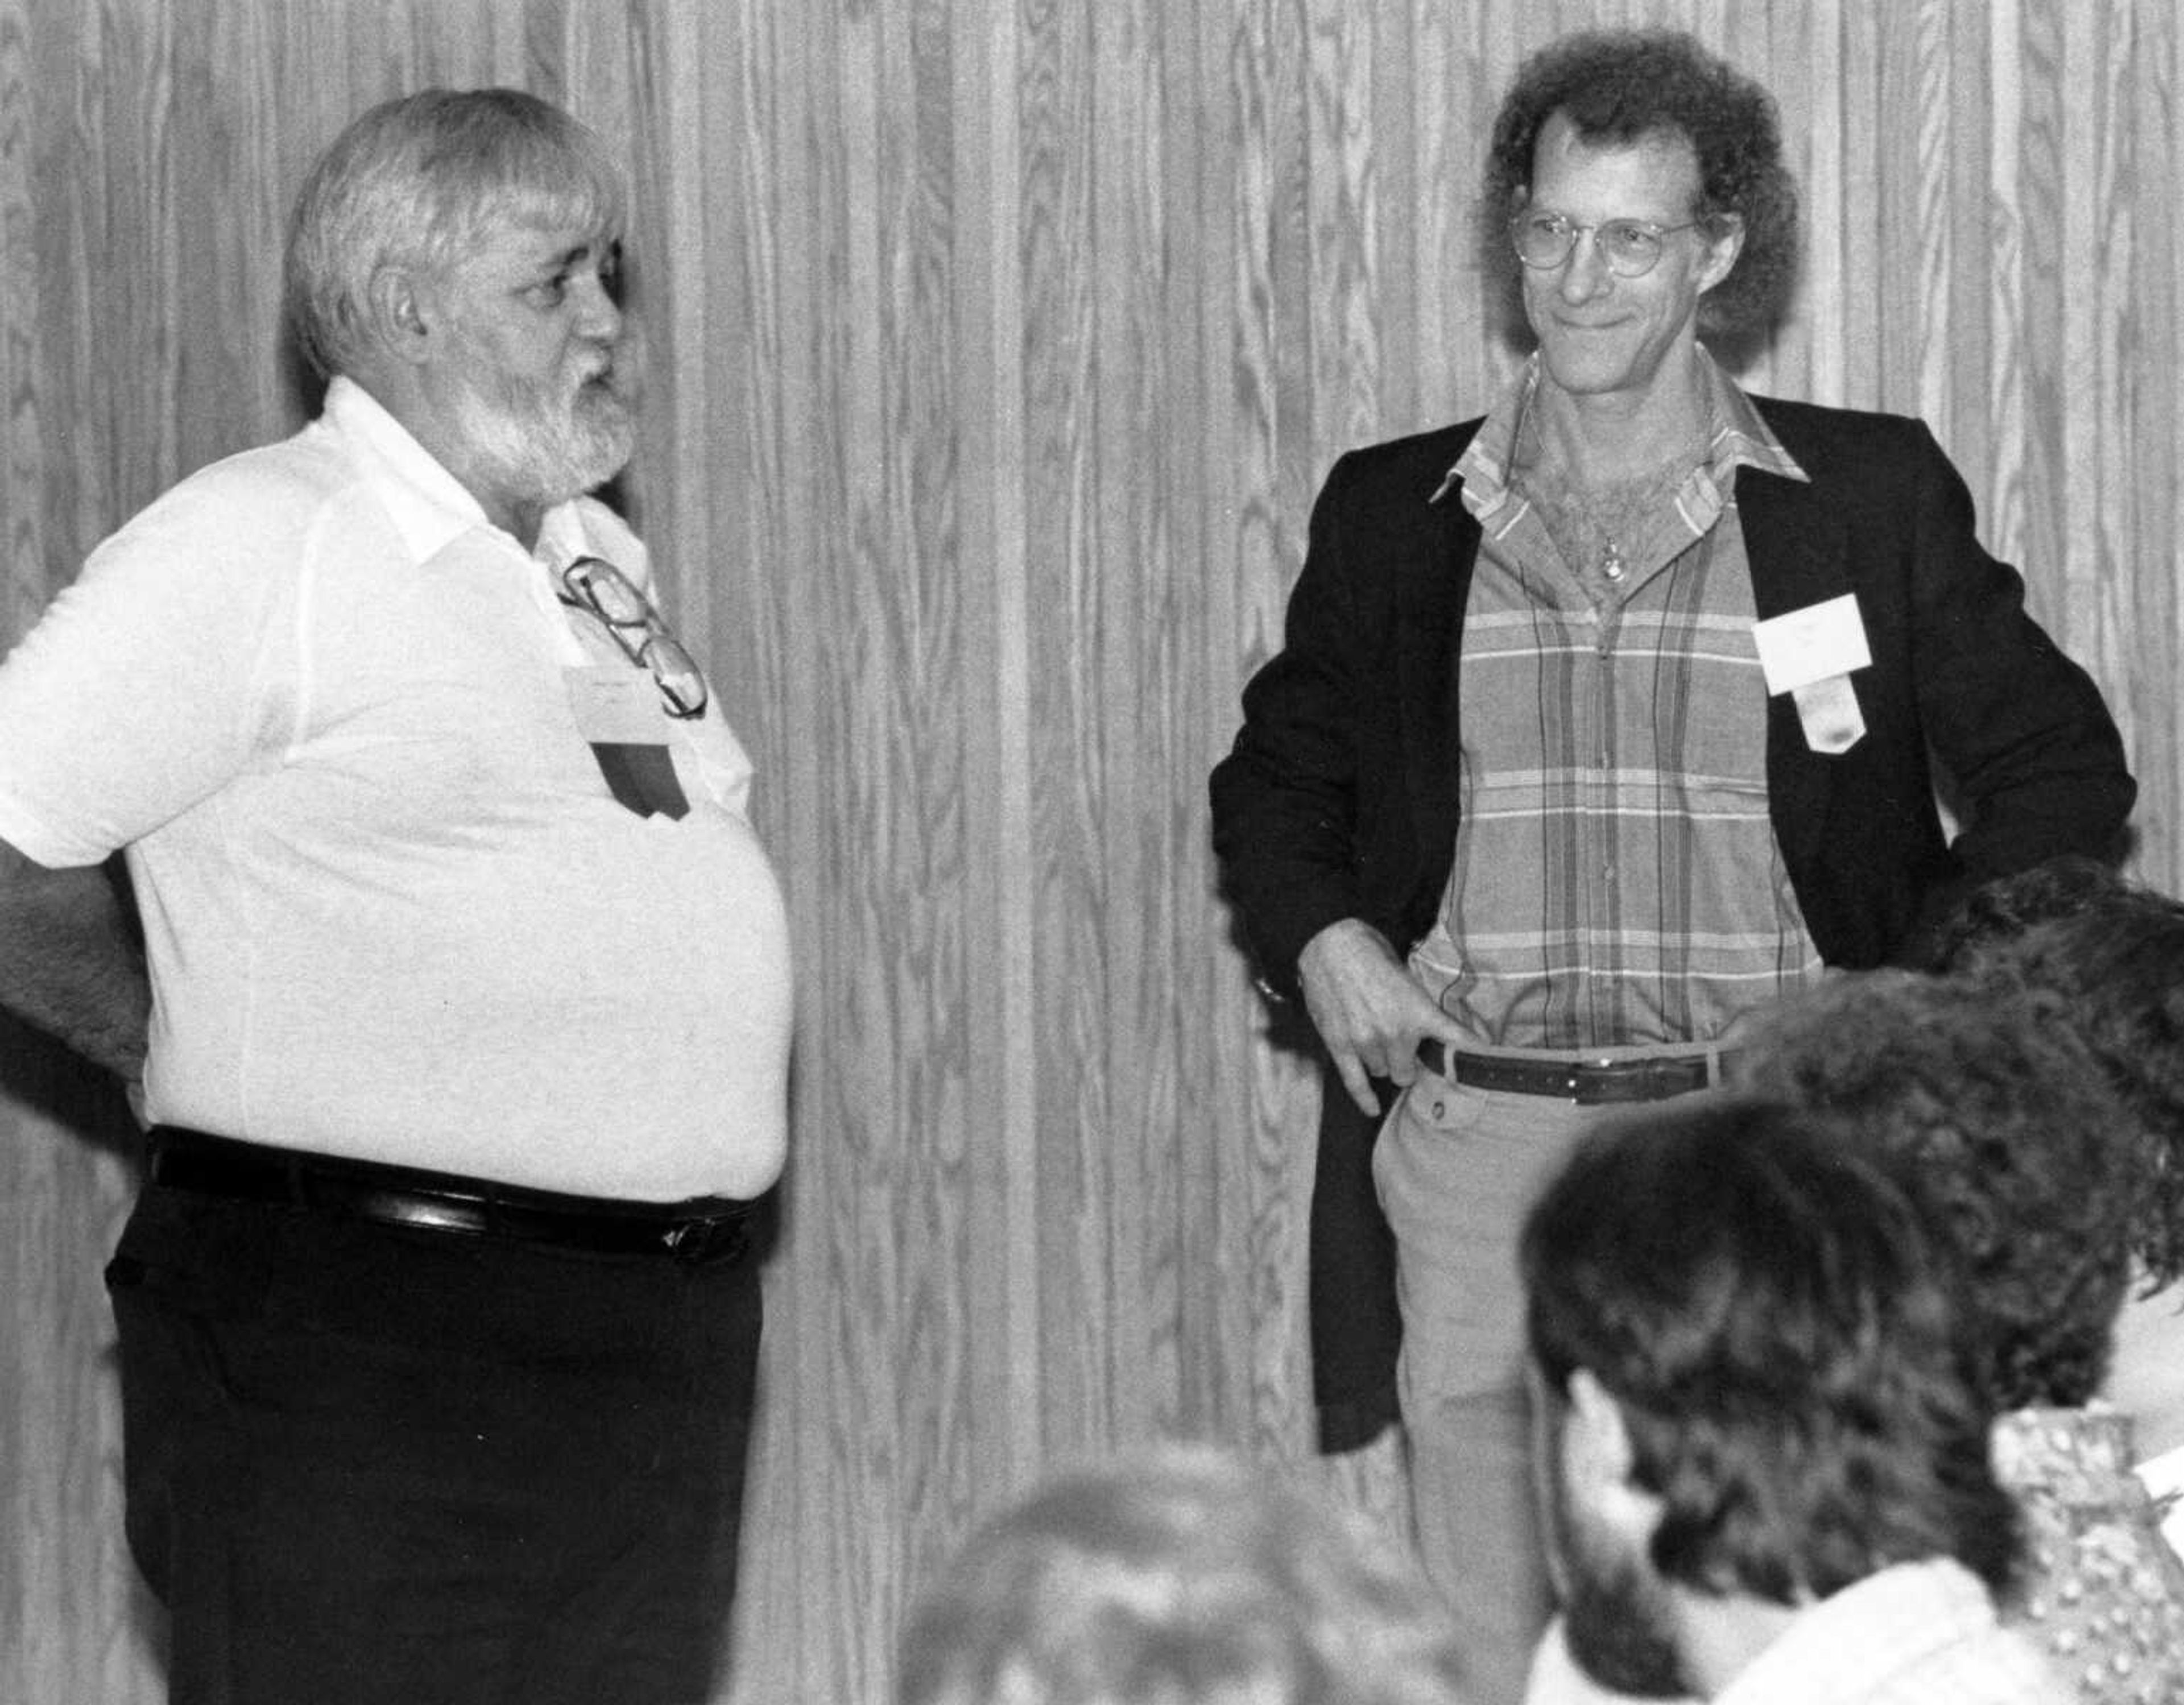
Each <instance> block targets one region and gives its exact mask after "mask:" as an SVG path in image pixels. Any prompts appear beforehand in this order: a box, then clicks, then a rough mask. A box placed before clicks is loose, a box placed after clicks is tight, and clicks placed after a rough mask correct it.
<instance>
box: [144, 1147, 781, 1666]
mask: <svg viewBox="0 0 2184 1705" xmlns="http://www.w3.org/2000/svg"><path fill="white" fill-rule="evenodd" d="M755 1268H756V1263H755V1262H754V1261H752V1260H751V1259H749V1257H744V1258H742V1259H739V1260H738V1259H733V1258H725V1259H715V1260H711V1261H687V1260H681V1259H677V1258H676V1257H675V1256H671V1255H667V1254H665V1253H661V1254H645V1255H634V1256H632V1255H620V1254H616V1255H604V1254H598V1253H593V1252H589V1251H575V1250H569V1249H565V1248H547V1247H540V1246H537V1245H528V1244H521V1243H514V1242H509V1241H504V1240H499V1239H495V1238H487V1237H474V1236H468V1235H465V1234H449V1233H444V1232H436V1231H425V1230H415V1229H408V1228H400V1227H389V1226H386V1225H382V1224H378V1223H369V1222H365V1221H361V1220H357V1219H353V1218H345V1217H334V1216H327V1215H321V1214H319V1213H317V1212H311V1211H309V1210H305V1209H301V1208H297V1207H292V1206H269V1205H265V1204H259V1203H251V1202H242V1201H230V1200H226V1199H224V1198H221V1197H217V1196H209V1195H197V1194H192V1193H189V1192H185V1191H181V1190H172V1189H168V1188H164V1187H162V1186H159V1185H156V1184H154V1185H151V1186H148V1187H147V1189H146V1190H145V1191H144V1193H143V1195H142V1197H141V1198H140V1199H139V1201H138V1202H137V1205H136V1211H135V1212H134V1213H133V1215H132V1216H131V1219H130V1222H129V1224H128V1227H127V1229H125V1231H124V1233H123V1234H122V1238H121V1243H120V1248H119V1249H118V1251H116V1253H115V1256H114V1261H113V1263H112V1264H111V1266H110V1267H109V1269H108V1274H107V1279H108V1286H109V1290H110V1292H111V1294H112V1296H113V1301H114V1315H115V1318H116V1321H117V1323H118V1325H119V1327H120V1346H121V1380H122V1401H123V1412H124V1424H125V1454H126V1462H125V1468H126V1479H127V1490H128V1529H129V1541H130V1546H131V1551H132V1552H133V1553H134V1554H135V1556H136V1561H137V1564H138V1566H139V1567H140V1568H142V1570H143V1572H144V1574H145V1576H146V1578H147V1579H148V1580H149V1581H150V1583H151V1585H152V1586H153V1589H154V1590H155V1591H157V1592H158V1593H159V1596H160V1597H161V1598H162V1599H163V1600H164V1602H165V1603H166V1605H167V1607H168V1608H169V1610H170V1613H171V1617H172V1631H171V1637H170V1687H171V1698H172V1700H173V1702H174V1705H298V1702H308V1705H396V1702H400V1705H443V1702H444V1705H471V1702H484V1701H510V1702H515V1701H521V1702H523V1705H553V1702H563V1701H565V1702H569V1705H578V1702H582V1705H598V1702H604V1701H614V1702H616V1705H699V1702H703V1701H705V1700H708V1699H710V1698H711V1697H712V1689H713V1683H714V1679H715V1674H716V1669H717V1667H718V1665H717V1659H718V1657H719V1654H720V1652H721V1646H722V1644H723V1641H724V1632H725V1626H726V1623H727V1613H728V1607H729V1603H730V1600H731V1597H732V1596H733V1591H734V1585H735V1571H736V1537H737V1527H738V1516H739V1513H740V1506H741V1501H742V1493H743V1475H744V1450H745V1445H746V1442H747V1440H748V1435H749V1423H750V1410H751V1400H752V1395H753V1386H754V1381H755V1365H756V1358H757V1351H758V1342H759V1332H760V1312H761V1305H760V1292H759V1281H758V1275H757V1272H756V1270H755Z"/></svg>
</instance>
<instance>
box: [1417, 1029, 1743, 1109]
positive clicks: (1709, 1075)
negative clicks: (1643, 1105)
mask: <svg viewBox="0 0 2184 1705" xmlns="http://www.w3.org/2000/svg"><path fill="white" fill-rule="evenodd" d="M1735 1058H1736V1050H1734V1049H1717V1050H1715V1051H1714V1052H1713V1054H1711V1055H1708V1054H1676V1055H1668V1056H1663V1057H1661V1058H1658V1059H1649V1060H1579V1059H1568V1060H1563V1059H1555V1058H1552V1057H1550V1056H1540V1057H1538V1058H1535V1059H1516V1058H1512V1057H1511V1056H1507V1055H1504V1054H1471V1053H1467V1052H1465V1051H1464V1050H1463V1049H1460V1048H1451V1047H1450V1046H1449V1045H1447V1044H1446V1043H1445V1042H1442V1041H1441V1040H1440V1039H1438V1038H1436V1037H1431V1036H1429V1037H1428V1038H1427V1039H1425V1040H1424V1041H1423V1042H1421V1043H1419V1044H1418V1061H1419V1063H1420V1064H1421V1065H1423V1066H1424V1067H1425V1068H1426V1070H1428V1071H1429V1072H1432V1073H1436V1074H1438V1075H1439V1076H1440V1077H1443V1078H1447V1079H1448V1080H1449V1081H1450V1082H1451V1083H1452V1084H1469V1085H1470V1086H1471V1087H1472V1088H1473V1089H1501V1090H1505V1091H1507V1092H1509V1093H1511V1094H1513V1095H1552V1096H1555V1097H1557V1098H1558V1099H1559V1100H1565V1101H1574V1102H1576V1103H1577V1104H1578V1105H1579V1106H1581V1107H1593V1106H1602V1105H1603V1104H1605V1103H1607V1102H1611V1101H1662V1100H1667V1099H1668V1098H1669V1096H1671V1095H1688V1094H1690V1093H1691V1091H1692V1090H1694V1089H1705V1088H1706V1087H1707V1086H1708V1084H1718V1083H1719V1082H1720V1081H1721V1080H1722V1078H1723V1076H1724V1073H1726V1071H1727V1069H1728V1067H1729V1062H1730V1061H1731V1060H1733V1059H1735Z"/></svg>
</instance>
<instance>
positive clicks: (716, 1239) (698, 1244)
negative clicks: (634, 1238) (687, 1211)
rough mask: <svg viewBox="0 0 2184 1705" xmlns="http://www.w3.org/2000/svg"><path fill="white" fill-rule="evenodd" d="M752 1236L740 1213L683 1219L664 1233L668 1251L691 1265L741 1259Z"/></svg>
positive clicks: (685, 1263) (677, 1258) (661, 1239)
mask: <svg viewBox="0 0 2184 1705" xmlns="http://www.w3.org/2000/svg"><path fill="white" fill-rule="evenodd" d="M660 1241H661V1243H663V1244H665V1245H666V1248H667V1252H668V1253H669V1254H670V1255H671V1256H674V1257H675V1259H676V1260H677V1261H678V1262H682V1263H683V1264H684V1265H685V1266H691V1267H694V1266H696V1265H698V1264H699V1262H736V1261H739V1260H741V1259H742V1258H743V1252H744V1245H745V1244H746V1243H747V1242H748V1241H749V1228H748V1227H746V1226H745V1225H744V1221H743V1218H742V1217H741V1216H740V1215H738V1216H736V1217H733V1218H717V1219H686V1220H679V1221H677V1223H675V1224H673V1225H671V1226H669V1227H668V1228H667V1229H666V1231H664V1232H662V1233H661V1234H660Z"/></svg>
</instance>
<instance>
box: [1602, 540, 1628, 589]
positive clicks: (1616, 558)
mask: <svg viewBox="0 0 2184 1705" xmlns="http://www.w3.org/2000/svg"><path fill="white" fill-rule="evenodd" d="M1600 571H1601V572H1602V574H1604V575H1606V576H1607V577H1608V578H1609V579H1610V580H1612V581H1613V580H1620V579H1622V578H1623V553H1622V552H1621V551H1619V550H1618V549H1616V548H1615V541H1614V540H1613V539H1612V538H1611V539H1610V540H1608V542H1607V554H1605V555H1604V556H1602V558H1601V559H1600Z"/></svg>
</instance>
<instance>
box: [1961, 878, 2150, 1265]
mask: <svg viewBox="0 0 2184 1705" xmlns="http://www.w3.org/2000/svg"><path fill="white" fill-rule="evenodd" d="M2047 868H2048V867H2047V866H2042V869H2043V870H2045V869H2047ZM2036 874H2037V873H2034V874H2032V875H2028V876H2027V877H2026V878H2023V879H2022V881H2023V882H2024V883H2025V884H2027V885H2035V879H2036ZM1997 890H1998V892H1999V896H2000V897H1999V899H1997V900H1992V901H1990V900H1987V899H1986V898H1985V897H1986V896H1988V895H1990V894H1991V893H1994V892H1996V891H1997ZM2036 892H2037V893H2038V894H2039V895H2040V899H2041V903H2040V904H2038V905H2031V906H2016V905H2015V901H2016V900H2018V899H2019V898H2020V894H2019V893H2018V891H2017V889H2015V888H2014V887H2011V886H2006V885H2001V884H1997V885H1994V887H1993V888H1992V889H1981V890H1979V891H1978V892H1977V893H1975V894H1974V895H1973V897H1972V900H1970V902H1968V903H1967V905H1966V907H1965V908H1964V911H1963V912H1961V913H1960V914H1959V916H1960V917H1961V918H1963V919H1964V920H1966V921H1967V928H1966V929H1965V931H1964V933H1963V935H1962V936H1961V937H1960V938H1959V939H1958V940H1957V941H1956V943H1955V944H1954V948H1953V963H1957V964H1960V965H1962V966H1964V967H1966V969H1967V971H1968V972H1969V973H1970V974H1972V975H1975V976H1977V977H1980V978H1982V979H1985V980H1986V981H1989V982H1994V981H2001V982H2003V983H2016V984H2020V985H2022V986H2025V987H2027V988H2031V989H2044V990H2047V991H2049V992H2050V993H2052V994H2053V995H2054V996H2055V997H2056V998H2057V1000H2059V1003H2060V1008H2061V1011H2062V1013H2063V1015H2064V1019H2065V1021H2066V1022H2068V1023H2069V1024H2070V1028H2072V1029H2073V1030H2075V1032H2076V1033H2077V1034H2078V1035H2079V1036H2081V1038H2082V1039H2084V1041H2085V1043H2086V1045H2087V1047H2088V1048H2090V1049H2091V1050H2092V1054H2093V1056H2094V1058H2095V1059H2096V1060H2098V1061H2099V1062H2100V1066H2101V1068H2102V1069H2103V1071H2104V1072H2105V1073H2107V1075H2108V1078H2109V1085H2110V1087H2111V1088H2112V1089H2114V1092H2115V1095H2116V1099H2117V1100H2118V1101H2120V1103H2121V1105H2122V1107H2123V1111H2124V1112H2125V1114H2126V1116H2127V1117H2129V1119H2130V1121H2131V1126H2132V1134H2133V1137H2134V1139H2135V1140H2136V1144H2137V1147H2136V1150H2135V1152H2134V1154H2133V1156H2132V1161H2131V1163H2132V1179H2131V1239H2130V1241H2131V1253H2132V1254H2133V1256H2136V1257H2137V1262H2138V1265H2139V1268H2140V1270H2141V1272H2142V1274H2143V1276H2144V1278H2145V1279H2146V1281H2147V1284H2148V1288H2149V1289H2159V1288H2160V1287H2162V1286H2164V1285H2167V1284H2174V1283H2176V1281H2177V1280H2179V1279H2184V904H2180V903H2179V902H2178V901H2176V900H2172V899H2170V897H2169V896H2168V895H2166V894H2161V893H2159V892H2157V891H2156V890H2154V889H2150V888H2147V887H2143V886H2142V885H2139V884H2137V883H2126V882H2124V881H2123V880H2121V879H2120V878H2114V877H2111V878H2109V881H2108V882H2107V883H2105V884H2102V883H2090V882H2089V883H2087V884H2086V885H2085V886H2083V887H2082V888H2081V889H2074V890H2072V897H2071V898H2070V900H2067V901H2061V900H2055V899H2054V892H2053V890H2052V889H2036ZM2050 902H2053V903H2050ZM2013 907H2014V911H2013V910H2012V908H2013ZM1997 912H2000V913H2003V914H2007V915H2011V916H2015V917H2021V918H2022V919H2023V922H2022V924H2021V925H2020V927H2017V928H1980V927H1978V925H1979V924H1980V923H1981V922H1984V921H1990V920H1991V919H1992V917H1994V916H1996V915H1997Z"/></svg>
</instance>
